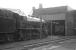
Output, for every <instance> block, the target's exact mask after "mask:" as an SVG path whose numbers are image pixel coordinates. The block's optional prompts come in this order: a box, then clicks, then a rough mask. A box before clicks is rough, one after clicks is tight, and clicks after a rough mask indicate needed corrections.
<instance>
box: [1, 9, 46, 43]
mask: <svg viewBox="0 0 76 50" xmlns="http://www.w3.org/2000/svg"><path fill="white" fill-rule="evenodd" d="M40 25H41V22H36V21H34V22H33V21H32V22H31V21H27V20H26V19H24V16H20V15H19V14H17V13H14V12H12V11H9V10H0V42H3V41H4V42H6V41H19V40H31V39H38V38H40V35H41V33H42V31H43V30H44V29H43V30H40V29H41V26H40ZM43 35H46V34H42V35H41V36H43Z"/></svg>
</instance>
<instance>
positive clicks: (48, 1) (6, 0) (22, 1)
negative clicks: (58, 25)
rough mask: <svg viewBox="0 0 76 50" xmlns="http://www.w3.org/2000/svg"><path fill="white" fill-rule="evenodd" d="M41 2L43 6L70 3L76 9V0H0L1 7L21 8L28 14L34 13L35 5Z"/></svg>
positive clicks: (37, 5)
mask: <svg viewBox="0 0 76 50" xmlns="http://www.w3.org/2000/svg"><path fill="white" fill-rule="evenodd" d="M39 3H41V4H42V5H43V8H48V7H57V6H65V5H68V6H70V7H71V8H73V9H76V6H75V5H76V1H75V0H0V8H10V9H20V10H21V11H23V12H24V13H25V14H26V15H28V14H31V13H32V7H33V6H34V7H36V8H38V7H39Z"/></svg>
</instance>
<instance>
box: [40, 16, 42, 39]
mask: <svg viewBox="0 0 76 50" xmlns="http://www.w3.org/2000/svg"><path fill="white" fill-rule="evenodd" d="M41 38H42V17H40V39H41Z"/></svg>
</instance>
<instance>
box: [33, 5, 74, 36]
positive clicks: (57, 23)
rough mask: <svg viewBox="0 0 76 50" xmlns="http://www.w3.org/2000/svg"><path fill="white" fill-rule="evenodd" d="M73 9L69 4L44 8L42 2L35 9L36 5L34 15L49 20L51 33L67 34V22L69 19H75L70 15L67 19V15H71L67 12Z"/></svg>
mask: <svg viewBox="0 0 76 50" xmlns="http://www.w3.org/2000/svg"><path fill="white" fill-rule="evenodd" d="M71 10H72V9H71V8H70V7H68V6H60V7H54V8H43V6H42V5H41V4H40V5H39V8H38V9H35V7H33V14H32V15H33V16H35V17H37V18H41V19H43V20H45V21H49V23H50V25H49V26H48V27H49V31H50V32H49V33H50V34H54V33H55V34H56V35H57V34H58V33H60V34H64V35H67V22H68V20H69V19H70V20H71V21H73V20H72V18H70V17H69V18H68V20H67V17H68V16H69V15H67V14H68V12H69V11H71ZM70 20H69V21H70ZM66 21H67V22H66ZM60 30H61V31H60ZM61 32H63V33H61Z"/></svg>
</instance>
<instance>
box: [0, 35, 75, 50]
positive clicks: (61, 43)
mask: <svg viewBox="0 0 76 50" xmlns="http://www.w3.org/2000/svg"><path fill="white" fill-rule="evenodd" d="M59 38H60V37H56V36H55V37H54V38H53V40H51V37H48V38H46V39H37V40H31V41H22V42H15V43H8V44H3V45H0V50H28V49H29V50H49V48H51V49H56V48H57V49H59V48H71V47H72V46H73V47H74V46H75V43H76V39H72V40H70V39H65V40H64V39H61V38H60V39H59ZM58 39H59V40H58ZM71 43H72V44H71ZM69 45H70V46H69ZM67 46H69V47H67ZM73 47H72V48H73ZM72 48H71V49H72ZM73 49H74V48H73Z"/></svg>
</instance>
